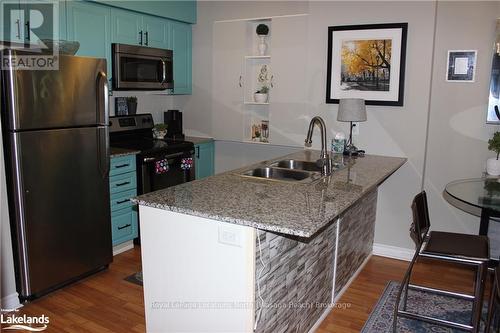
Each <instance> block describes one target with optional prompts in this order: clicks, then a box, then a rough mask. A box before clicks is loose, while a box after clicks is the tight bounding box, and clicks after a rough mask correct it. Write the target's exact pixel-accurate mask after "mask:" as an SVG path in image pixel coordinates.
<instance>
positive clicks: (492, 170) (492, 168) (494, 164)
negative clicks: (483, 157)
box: [486, 157, 500, 176]
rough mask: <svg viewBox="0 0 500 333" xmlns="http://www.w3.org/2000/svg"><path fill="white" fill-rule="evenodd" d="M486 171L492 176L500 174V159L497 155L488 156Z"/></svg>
mask: <svg viewBox="0 0 500 333" xmlns="http://www.w3.org/2000/svg"><path fill="white" fill-rule="evenodd" d="M486 172H487V173H488V174H489V175H491V176H500V160H497V159H496V157H492V158H488V160H487V161H486Z"/></svg>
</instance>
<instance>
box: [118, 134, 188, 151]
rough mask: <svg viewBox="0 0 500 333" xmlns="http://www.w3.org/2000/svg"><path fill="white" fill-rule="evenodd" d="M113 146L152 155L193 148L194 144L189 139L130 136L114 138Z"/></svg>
mask: <svg viewBox="0 0 500 333" xmlns="http://www.w3.org/2000/svg"><path fill="white" fill-rule="evenodd" d="M111 146H112V147H117V148H125V149H132V150H140V151H141V155H151V154H156V153H159V152H167V153H171V152H176V151H182V150H192V149H194V145H193V143H192V142H189V141H179V140H169V139H163V140H158V139H154V138H144V137H128V138H126V139H125V140H118V141H116V140H112V141H111Z"/></svg>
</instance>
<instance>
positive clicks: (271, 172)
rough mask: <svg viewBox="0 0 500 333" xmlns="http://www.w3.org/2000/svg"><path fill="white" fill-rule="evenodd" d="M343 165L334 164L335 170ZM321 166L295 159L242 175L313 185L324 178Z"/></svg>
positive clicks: (277, 162) (246, 171)
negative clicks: (312, 183)
mask: <svg viewBox="0 0 500 333" xmlns="http://www.w3.org/2000/svg"><path fill="white" fill-rule="evenodd" d="M341 168H343V165H340V164H334V165H333V170H334V171H336V170H339V169H341ZM321 169H322V167H321V165H319V164H317V163H316V162H310V161H298V160H293V159H287V160H281V161H276V162H273V163H271V164H269V165H264V166H261V167H257V168H254V169H250V170H245V171H243V172H241V173H240V175H241V176H243V177H252V178H259V179H268V180H276V181H286V182H300V183H311V182H313V181H315V180H318V179H320V178H321V177H322V175H321Z"/></svg>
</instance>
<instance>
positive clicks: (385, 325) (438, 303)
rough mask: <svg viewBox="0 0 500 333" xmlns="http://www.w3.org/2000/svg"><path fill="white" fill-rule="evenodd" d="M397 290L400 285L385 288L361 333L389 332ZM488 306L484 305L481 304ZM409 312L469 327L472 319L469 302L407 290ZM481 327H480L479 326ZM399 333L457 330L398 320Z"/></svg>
mask: <svg viewBox="0 0 500 333" xmlns="http://www.w3.org/2000/svg"><path fill="white" fill-rule="evenodd" d="M398 289H399V283H398V282H395V281H390V282H389V283H388V284H387V286H386V287H385V290H384V293H383V294H382V296H381V297H380V298H379V300H378V302H377V305H376V306H375V308H374V309H373V311H372V313H371V314H370V317H369V318H368V320H367V321H366V323H365V326H364V327H363V329H362V331H361V332H363V333H385V332H392V318H393V314H394V304H395V302H396V297H397V293H398ZM487 303H488V302H487V301H485V302H484V304H487ZM407 304H408V309H409V310H410V311H412V312H417V313H419V314H424V315H432V316H433V317H436V318H440V319H446V320H450V321H455V322H458V323H463V324H468V323H469V321H470V317H471V311H472V302H471V301H468V300H464V299H460V298H456V297H449V296H442V295H437V294H435V293H431V292H423V291H415V290H410V291H409V292H408V303H407ZM486 313H487V309H486V306H485V308H484V309H483V317H484V316H485V315H486ZM482 325H483V323H482ZM397 331H398V332H405V333H406V332H408V333H409V332H411V333H420V332H422V333H424V332H425V333H427V332H432V333H436V332H439V333H455V332H456V333H458V332H463V331H461V330H458V329H451V328H446V327H442V326H436V325H432V324H428V323H424V322H422V321H417V320H412V319H406V318H398V330H397Z"/></svg>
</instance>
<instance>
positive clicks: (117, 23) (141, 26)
mask: <svg viewBox="0 0 500 333" xmlns="http://www.w3.org/2000/svg"><path fill="white" fill-rule="evenodd" d="M169 22H170V21H169V20H166V19H162V18H159V17H154V16H149V15H141V14H138V13H136V12H132V11H129V10H123V9H118V8H112V9H111V25H112V35H111V41H112V42H113V43H122V44H129V45H143V46H150V47H157V48H163V49H166V48H169V47H170V40H169V38H170V37H169V36H170V23H169Z"/></svg>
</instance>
